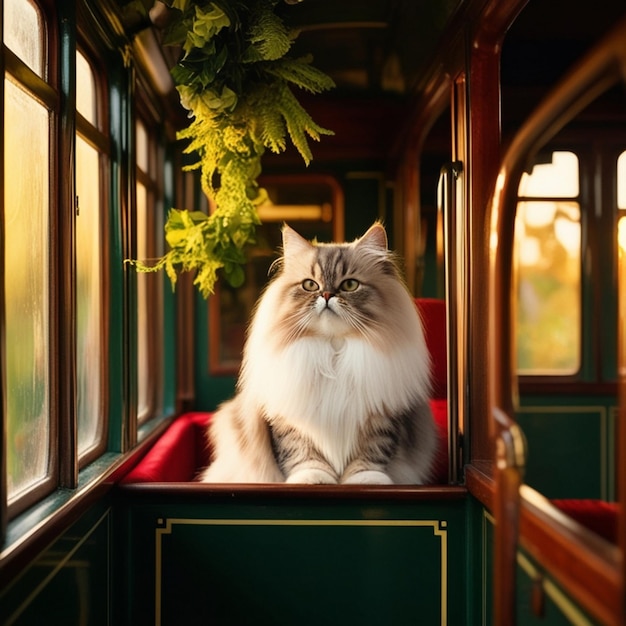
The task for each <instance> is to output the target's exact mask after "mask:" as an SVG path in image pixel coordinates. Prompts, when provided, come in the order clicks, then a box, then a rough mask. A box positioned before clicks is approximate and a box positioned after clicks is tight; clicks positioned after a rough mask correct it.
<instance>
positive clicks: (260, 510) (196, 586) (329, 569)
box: [128, 500, 471, 626]
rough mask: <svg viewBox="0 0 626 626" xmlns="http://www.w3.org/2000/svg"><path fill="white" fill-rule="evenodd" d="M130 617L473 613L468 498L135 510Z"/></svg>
mask: <svg viewBox="0 0 626 626" xmlns="http://www.w3.org/2000/svg"><path fill="white" fill-rule="evenodd" d="M128 522H129V528H130V537H129V539H130V545H131V546H132V554H131V555H130V558H131V563H130V565H129V575H130V579H131V580H130V586H129V588H130V589H131V590H132V593H131V596H130V597H129V608H130V611H129V614H128V621H129V623H130V624H133V625H136V624H156V625H158V626H161V625H162V626H165V625H168V624H181V623H184V624H220V625H223V624H232V625H237V626H244V625H246V624H255V625H264V624H267V625H270V624H271V625H272V626H281V625H285V626H287V625H289V626H292V625H296V624H297V625H298V626H308V625H314V624H315V625H318V624H352V623H358V624H363V625H368V624H372V625H374V624H376V625H379V624H394V625H398V626H402V625H403V624H407V625H408V624H426V625H430V624H433V625H439V624H455V625H459V626H460V625H463V624H466V623H467V624H471V621H466V606H467V603H466V599H465V590H466V585H465V572H466V568H465V554H466V550H465V526H466V515H465V504H464V501H457V502H454V503H451V502H441V503H437V504H436V505H435V504H431V503H428V504H425V503H423V502H420V503H416V504H413V505H406V504H401V505H399V504H390V503H385V502H376V503H374V502H368V503H363V502H359V503H354V504H344V503H336V502H335V503H333V505H332V506H331V507H329V505H328V503H325V502H320V503H317V504H315V503H313V504H311V503H306V504H305V503H294V502H291V503H268V502H265V503H263V504H259V505H249V504H245V503H242V504H240V505H237V504H234V505H233V504H219V505H218V506H216V505H215V504H213V505H211V504H201V503H195V505H194V506H189V505H185V504H169V505H168V504H167V503H166V502H165V501H163V500H162V501H161V504H146V505H138V504H136V503H133V504H132V505H130V506H129V509H128Z"/></svg>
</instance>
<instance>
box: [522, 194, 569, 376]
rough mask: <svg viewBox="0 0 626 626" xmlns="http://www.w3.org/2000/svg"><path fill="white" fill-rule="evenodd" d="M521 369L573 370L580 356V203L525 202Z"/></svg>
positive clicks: (538, 371) (525, 371) (563, 372)
mask: <svg viewBox="0 0 626 626" xmlns="http://www.w3.org/2000/svg"><path fill="white" fill-rule="evenodd" d="M515 259H516V263H517V366H518V372H519V373H520V374H559V375H566V374H574V373H575V372H577V371H578V369H579V368H580V359H581V226H580V207H579V205H578V203H576V202H565V201H560V202H559V201H555V202H547V201H544V202H520V203H519V205H518V209H517V220H516V230H515Z"/></svg>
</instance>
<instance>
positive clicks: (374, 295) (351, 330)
mask: <svg viewBox="0 0 626 626" xmlns="http://www.w3.org/2000/svg"><path fill="white" fill-rule="evenodd" d="M283 252H284V255H283V260H282V270H281V273H280V275H279V276H278V277H277V278H276V281H277V283H279V285H280V290H279V292H278V293H279V294H280V295H277V296H276V297H278V298H279V299H280V302H277V303H276V305H277V309H276V310H277V315H278V318H277V319H276V320H275V321H276V322H277V327H278V329H279V330H280V331H281V334H282V335H283V339H284V340H287V341H288V340H293V339H296V338H299V337H303V336H322V337H326V338H330V339H339V338H345V337H349V336H360V337H363V338H368V339H370V340H376V341H377V342H379V341H382V339H381V336H380V334H381V330H382V328H384V326H385V324H386V323H387V320H388V313H389V311H388V310H387V309H388V307H389V306H393V294H394V293H395V292H396V290H397V288H398V284H399V283H400V281H399V278H398V274H397V270H396V266H395V264H394V262H393V260H392V256H391V253H390V252H389V251H388V250H387V237H386V234H385V230H384V228H383V227H382V226H381V225H380V224H375V225H374V226H372V227H371V228H370V229H369V230H368V231H367V233H366V234H365V235H364V236H363V237H361V238H360V239H357V240H356V241H355V242H353V243H350V244H311V243H309V242H308V241H306V240H305V239H303V238H302V237H301V236H300V235H298V234H297V233H296V232H295V231H294V230H292V229H291V228H289V227H288V226H285V228H284V229H283ZM274 294H276V291H274Z"/></svg>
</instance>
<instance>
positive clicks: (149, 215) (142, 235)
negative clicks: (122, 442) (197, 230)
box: [135, 119, 163, 424]
mask: <svg viewBox="0 0 626 626" xmlns="http://www.w3.org/2000/svg"><path fill="white" fill-rule="evenodd" d="M135 142H136V159H137V185H136V220H137V221H136V224H137V258H139V259H142V260H146V259H153V258H155V257H159V256H161V255H162V254H163V243H162V242H163V219H162V215H163V157H162V155H161V150H160V148H159V145H158V142H157V141H156V136H155V132H153V131H152V129H151V128H150V127H149V126H148V123H147V122H146V121H145V120H143V119H138V120H137V123H136V126H135ZM162 309H163V277H162V276H161V275H160V274H141V273H139V274H137V418H138V421H139V423H140V424H141V423H142V422H145V421H146V420H147V419H149V418H151V417H154V416H155V415H157V414H158V413H159V412H160V411H161V410H162V408H163V407H162V405H163V362H162V361H163V351H162V345H163V344H162V337H163V313H162Z"/></svg>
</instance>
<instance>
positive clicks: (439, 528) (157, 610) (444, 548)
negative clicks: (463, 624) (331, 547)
mask: <svg viewBox="0 0 626 626" xmlns="http://www.w3.org/2000/svg"><path fill="white" fill-rule="evenodd" d="M179 525H180V526H372V527H388V528H424V527H426V528H428V527H431V528H432V529H433V535H434V536H435V537H439V539H440V541H441V626H446V624H447V622H448V616H447V610H448V585H447V583H448V530H447V522H446V521H445V520H335V519H332V520H331V519H319V520H316V519H304V520H301V519H297V520H290V519H188V518H178V517H173V518H165V519H164V518H160V519H158V520H157V528H156V532H155V587H154V602H155V605H154V617H155V619H154V623H155V626H161V594H162V557H163V552H162V538H163V536H164V535H170V534H172V529H173V527H174V526H179Z"/></svg>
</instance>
